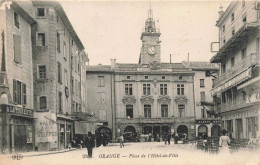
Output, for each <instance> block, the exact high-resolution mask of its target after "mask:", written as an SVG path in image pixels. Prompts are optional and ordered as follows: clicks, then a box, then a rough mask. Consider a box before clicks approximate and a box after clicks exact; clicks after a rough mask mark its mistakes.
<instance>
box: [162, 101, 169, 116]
mask: <svg viewBox="0 0 260 165" xmlns="http://www.w3.org/2000/svg"><path fill="white" fill-rule="evenodd" d="M161 116H162V117H168V105H167V104H162V105H161Z"/></svg>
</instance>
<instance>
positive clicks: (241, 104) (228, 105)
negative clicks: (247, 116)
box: [216, 102, 259, 113]
mask: <svg viewBox="0 0 260 165" xmlns="http://www.w3.org/2000/svg"><path fill="white" fill-rule="evenodd" d="M253 105H259V102H252V103H246V102H236V103H233V104H232V103H230V102H229V103H224V104H221V105H219V106H217V107H216V109H217V110H218V112H219V113H224V112H229V111H234V110H237V109H242V108H246V107H249V106H253Z"/></svg>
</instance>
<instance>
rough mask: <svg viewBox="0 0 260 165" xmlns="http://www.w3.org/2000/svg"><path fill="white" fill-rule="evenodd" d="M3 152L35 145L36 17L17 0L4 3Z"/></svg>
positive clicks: (0, 13) (0, 15)
mask: <svg viewBox="0 0 260 165" xmlns="http://www.w3.org/2000/svg"><path fill="white" fill-rule="evenodd" d="M0 20H1V24H0V33H1V41H0V50H1V52H0V54H1V58H0V61H1V62H0V64H1V77H0V148H1V153H10V152H20V151H31V150H33V149H34V145H35V143H34V138H35V137H34V118H33V116H34V115H33V114H34V99H33V98H34V97H33V71H32V65H33V59H32V43H31V37H32V33H31V32H32V28H33V26H34V25H35V23H36V21H35V20H34V19H33V18H32V17H30V16H29V15H28V14H27V13H26V12H25V11H24V10H23V9H22V8H21V7H20V6H19V5H18V4H17V3H10V2H1V3H0Z"/></svg>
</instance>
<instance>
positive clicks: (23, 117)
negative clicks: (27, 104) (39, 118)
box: [0, 104, 35, 154]
mask: <svg viewBox="0 0 260 165" xmlns="http://www.w3.org/2000/svg"><path fill="white" fill-rule="evenodd" d="M0 114H1V115H0V123H1V125H0V128H1V129H0V130H1V131H0V147H1V153H2V154H7V153H17V152H28V151H33V150H34V145H35V137H34V124H33V122H34V117H33V110H31V109H26V108H23V107H18V106H15V105H4V104H2V105H1V106H0Z"/></svg>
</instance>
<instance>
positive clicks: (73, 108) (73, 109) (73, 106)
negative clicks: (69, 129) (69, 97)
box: [71, 101, 75, 112]
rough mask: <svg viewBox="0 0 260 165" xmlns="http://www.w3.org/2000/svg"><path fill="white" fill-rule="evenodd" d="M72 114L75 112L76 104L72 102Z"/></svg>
mask: <svg viewBox="0 0 260 165" xmlns="http://www.w3.org/2000/svg"><path fill="white" fill-rule="evenodd" d="M71 112H75V102H74V101H72V104H71Z"/></svg>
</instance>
